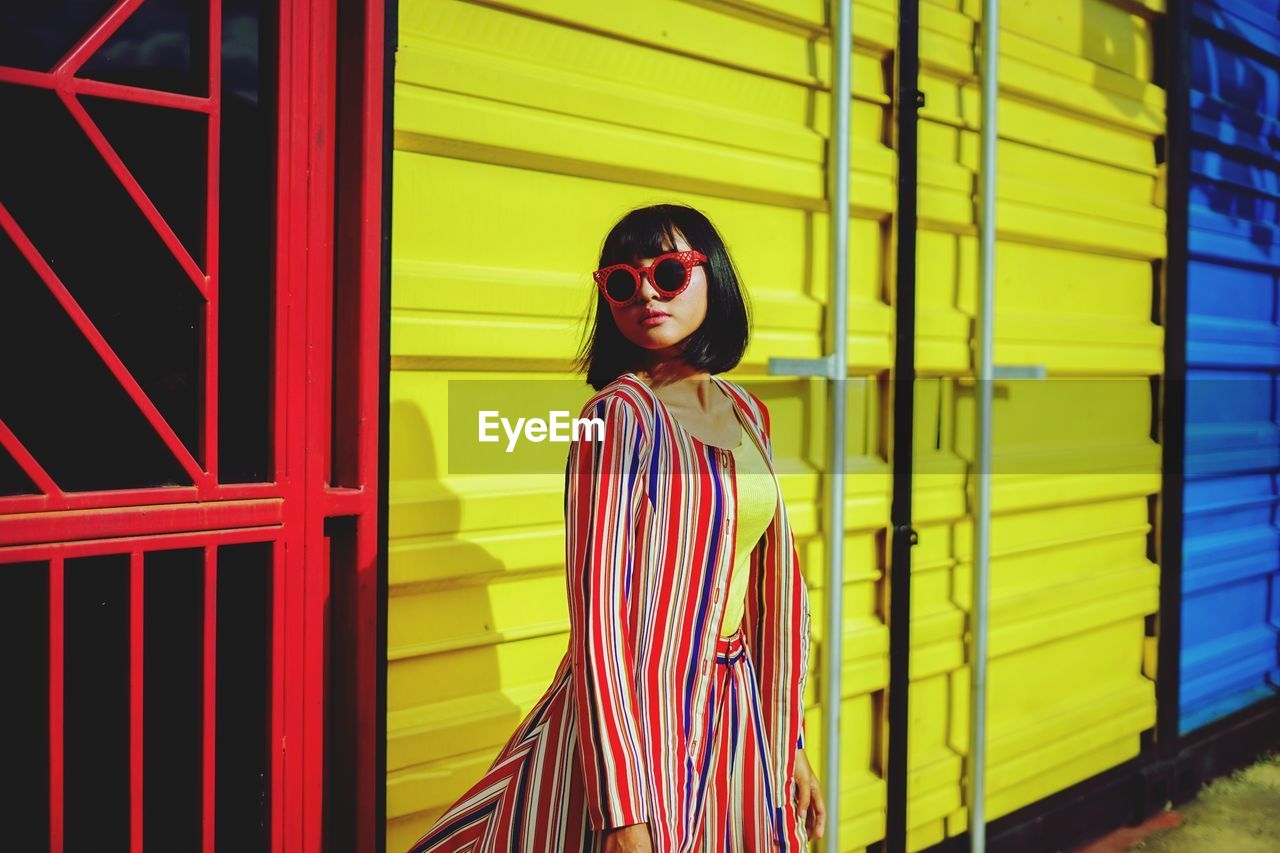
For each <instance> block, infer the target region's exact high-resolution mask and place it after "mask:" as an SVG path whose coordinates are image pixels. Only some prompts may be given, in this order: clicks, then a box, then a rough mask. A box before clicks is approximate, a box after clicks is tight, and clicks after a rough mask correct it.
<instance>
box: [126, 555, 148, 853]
mask: <svg viewBox="0 0 1280 853" xmlns="http://www.w3.org/2000/svg"><path fill="white" fill-rule="evenodd" d="M143 606H144V601H143V575H142V552H141V551H138V550H134V551H131V552H130V553H129V850H130V851H131V853H142V758H143V749H144V745H143V735H142V732H143V728H142V722H143V721H142V699H143V693H142V678H143V669H142V663H143V661H142V649H143V646H142V628H143V624H142V619H143V615H144V614H143V609H142V608H143Z"/></svg>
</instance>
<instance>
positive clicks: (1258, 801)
mask: <svg viewBox="0 0 1280 853" xmlns="http://www.w3.org/2000/svg"><path fill="white" fill-rule="evenodd" d="M1178 811H1179V812H1180V813H1181V814H1182V823H1181V824H1180V825H1179V826H1176V827H1174V828H1172V829H1167V830H1164V831H1162V832H1158V833H1156V834H1154V835H1152V836H1150V837H1148V838H1146V839H1145V840H1143V841H1140V842H1138V843H1137V844H1135V845H1133V846H1132V847H1130V848H1129V850H1132V851H1139V850H1140V851H1142V853H1254V851H1257V853H1278V851H1280V753H1275V754H1273V755H1271V756H1269V757H1265V758H1263V759H1262V760H1260V761H1259V762H1258V763H1257V764H1254V765H1253V766H1252V767H1248V768H1246V769H1244V770H1241V771H1239V772H1237V773H1235V774H1233V775H1231V776H1227V777H1224V778H1222V779H1218V780H1216V781H1215V782H1213V783H1212V784H1210V785H1208V786H1206V787H1205V788H1204V790H1202V791H1201V792H1200V796H1198V797H1196V799H1195V800H1194V801H1192V802H1189V803H1186V804H1185V805H1183V806H1181V807H1179V809H1178Z"/></svg>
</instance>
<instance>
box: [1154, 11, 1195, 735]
mask: <svg viewBox="0 0 1280 853" xmlns="http://www.w3.org/2000/svg"><path fill="white" fill-rule="evenodd" d="M1190 5H1191V4H1190V2H1175V3H1170V4H1169V11H1168V14H1167V16H1166V18H1165V26H1166V31H1165V32H1166V37H1165V51H1164V57H1163V59H1164V70H1165V87H1166V89H1165V94H1166V99H1167V101H1166V103H1167V106H1166V119H1167V122H1168V126H1167V129H1166V131H1165V139H1164V157H1165V169H1166V190H1167V192H1166V196H1165V198H1166V201H1165V214H1166V217H1167V230H1166V238H1167V240H1168V246H1167V257H1166V260H1165V264H1164V288H1163V308H1162V310H1161V320H1162V322H1163V323H1164V381H1163V383H1162V392H1163V394H1162V396H1163V398H1164V399H1163V401H1162V403H1163V405H1162V407H1161V413H1160V429H1161V463H1160V464H1161V469H1162V471H1163V472H1164V476H1163V478H1162V480H1163V481H1162V483H1161V487H1160V498H1159V508H1160V518H1159V524H1160V531H1159V548H1160V553H1159V559H1160V614H1159V616H1158V619H1157V626H1158V631H1159V634H1158V640H1157V652H1158V658H1157V665H1156V669H1157V672H1156V700H1157V701H1156V747H1157V753H1158V754H1159V755H1160V756H1162V757H1165V758H1168V757H1171V756H1173V755H1175V754H1176V752H1177V748H1178V742H1179V738H1178V722H1179V705H1180V703H1181V697H1180V693H1181V672H1180V670H1181V666H1180V664H1181V647H1182V514H1183V485H1184V479H1185V478H1184V465H1185V463H1184V461H1183V457H1184V454H1185V452H1186V435H1185V432H1186V397H1187V394H1186V392H1187V256H1188V249H1187V239H1188V236H1189V232H1188V229H1189V225H1190V223H1189V222H1188V212H1187V204H1188V198H1189V192H1188V188H1189V181H1190V176H1191V9H1190V8H1189V7H1190Z"/></svg>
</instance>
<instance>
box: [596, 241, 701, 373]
mask: <svg viewBox="0 0 1280 853" xmlns="http://www.w3.org/2000/svg"><path fill="white" fill-rule="evenodd" d="M675 240H676V244H675V246H673V247H669V248H668V251H672V252H687V251H689V250H690V249H692V248H693V247H692V246H690V245H689V243H688V242H687V241H686V240H685V239H684V236H683V235H680V234H677V235H676V238H675ZM631 262H632V264H633V265H636V266H637V268H638V267H646V266H648V265H649V264H651V263H653V258H633V259H632V261H631ZM609 308H610V310H611V311H612V312H613V320H614V322H615V323H617V324H618V329H619V331H621V332H622V334H623V335H624V336H625V337H626V339H627V340H629V341H631V342H632V343H633V344H635V345H636V346H639V347H643V348H644V349H647V350H650V351H651V352H652V354H653V355H654V356H656V357H659V358H663V357H667V356H674V355H675V354H677V353H678V352H679V344H680V343H681V342H682V341H684V339H685V338H687V337H689V336H690V335H691V334H693V333H694V332H696V331H697V330H698V328H699V327H700V326H701V325H702V321H703V320H704V319H706V316H707V274H706V272H705V270H704V268H703V267H702V266H696V267H694V268H693V272H692V275H691V277H690V279H689V286H688V287H686V288H685V289H684V290H682V291H680V292H679V293H677V294H676V295H675V296H672V297H669V298H668V297H664V296H662V295H661V294H660V293H659V292H658V291H657V290H655V289H654V287H653V282H651V281H650V280H649V278H648V277H647V276H645V277H643V278H642V279H641V282H640V292H639V293H637V294H636V298H635V299H634V300H632V301H631V302H630V303H628V304H627V305H622V306H618V305H613V304H612V303H610V305H609ZM664 350H666V351H668V352H663V351H664Z"/></svg>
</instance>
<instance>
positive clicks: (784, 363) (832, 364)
mask: <svg viewBox="0 0 1280 853" xmlns="http://www.w3.org/2000/svg"><path fill="white" fill-rule="evenodd" d="M769 375H770V376H822V377H825V378H827V379H841V378H844V377H841V376H839V375H838V373H837V371H836V357H835V354H834V353H830V354H828V355H824V356H823V357H822V358H770V359H769Z"/></svg>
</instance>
